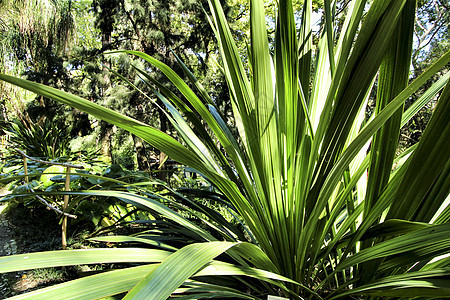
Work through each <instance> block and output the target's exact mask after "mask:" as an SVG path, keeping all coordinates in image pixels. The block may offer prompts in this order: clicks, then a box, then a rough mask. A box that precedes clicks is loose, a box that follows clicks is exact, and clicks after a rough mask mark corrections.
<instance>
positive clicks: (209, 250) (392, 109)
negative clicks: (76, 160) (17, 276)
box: [0, 0, 450, 299]
mask: <svg viewBox="0 0 450 300" xmlns="http://www.w3.org/2000/svg"><path fill="white" fill-rule="evenodd" d="M336 2H337V1H334V2H332V1H328V0H325V1H324V5H323V11H324V26H323V29H322V32H321V35H320V38H319V41H318V43H317V44H316V45H314V44H313V36H312V29H311V26H312V25H311V18H312V1H311V0H305V1H304V5H303V10H302V17H301V21H300V24H296V22H295V21H296V18H295V16H294V12H293V8H292V3H291V2H290V1H288V0H279V1H278V2H277V18H276V24H275V37H274V42H273V45H270V44H269V38H268V34H267V27H266V16H265V12H264V3H263V1H262V0H251V1H250V44H249V47H248V49H249V51H248V57H247V58H248V69H246V67H245V64H244V63H243V58H242V57H241V56H240V55H239V51H238V48H237V46H236V44H235V42H234V40H233V36H232V33H231V31H230V29H229V27H228V25H227V23H226V19H225V16H224V14H223V11H222V9H221V7H220V4H219V0H210V1H209V6H210V15H209V17H210V23H211V24H210V25H211V27H212V30H214V32H215V34H216V36H217V42H218V45H219V51H220V54H221V64H222V71H223V72H224V74H225V78H226V80H227V84H228V88H229V93H230V99H229V100H230V101H231V103H232V107H233V120H234V124H235V126H236V127H237V132H238V136H235V135H233V132H234V131H233V130H231V128H230V127H229V125H228V123H227V121H226V120H225V119H224V118H223V117H222V116H221V114H220V113H219V110H218V109H217V107H216V105H215V103H214V101H213V100H212V99H211V98H210V97H209V95H208V93H207V91H205V90H204V88H203V87H202V86H201V84H200V83H199V81H198V80H197V79H196V78H195V77H194V75H193V74H192V73H190V72H189V70H187V68H186V67H185V66H184V65H183V63H182V62H181V61H180V65H181V66H182V68H183V69H184V76H185V77H186V78H188V80H189V81H190V83H191V86H195V88H194V89H191V88H190V86H189V85H188V84H187V83H185V82H184V81H183V80H182V78H181V77H180V75H178V74H176V73H175V72H174V71H173V70H171V69H170V68H168V67H167V66H166V65H164V64H163V63H161V62H159V61H157V60H156V59H154V58H152V57H150V56H148V55H146V54H144V53H141V52H133V51H122V52H126V53H129V54H130V55H136V56H138V57H140V58H142V59H143V60H145V61H146V62H148V63H149V64H150V65H151V67H152V70H154V71H156V70H159V71H161V72H163V73H164V74H165V75H166V76H167V78H168V79H170V80H171V81H172V83H173V84H174V86H175V87H176V88H177V89H178V91H179V94H175V93H173V92H171V91H170V90H168V89H167V88H166V87H165V86H163V85H161V84H159V83H158V82H157V81H155V80H153V78H152V76H151V74H148V73H146V71H145V70H140V71H139V73H140V76H141V78H142V80H143V81H144V82H145V83H146V84H148V85H149V86H150V87H152V89H153V91H154V94H155V95H156V97H158V98H159V100H161V102H162V103H163V104H164V105H165V110H164V111H166V113H167V116H168V118H169V119H170V121H171V123H172V125H173V127H174V128H175V129H176V130H177V133H178V136H177V137H178V140H177V139H175V138H173V137H171V136H169V135H167V134H166V133H164V132H161V131H159V130H158V129H156V128H152V127H150V126H148V125H146V124H144V123H142V122H139V121H136V120H134V119H131V118H128V117H126V116H123V115H121V114H119V113H117V112H114V111H112V110H109V109H107V108H104V107H100V106H98V105H96V104H95V103H93V102H90V101H88V100H84V99H81V98H79V97H77V96H74V95H70V94H67V93H65V92H62V91H59V90H56V89H53V88H50V87H46V86H42V85H39V84H36V83H32V82H28V81H25V80H22V79H19V78H14V77H10V76H7V75H0V79H2V80H5V81H8V82H10V83H12V84H16V85H18V86H21V87H23V88H25V89H28V90H30V91H33V92H35V93H38V94H40V95H42V96H45V97H48V98H51V99H54V100H56V101H59V102H61V103H64V104H67V105H71V106H73V107H75V108H77V109H79V110H82V111H85V112H87V113H89V114H92V115H93V116H95V117H98V118H100V119H102V120H105V121H107V122H110V123H112V124H114V125H117V126H119V127H121V128H124V129H126V130H128V131H130V132H131V133H133V134H135V135H137V136H139V137H141V138H142V139H144V140H145V141H147V142H148V143H149V144H151V145H152V146H153V147H155V148H157V149H159V150H161V151H163V152H164V153H166V154H167V155H168V156H169V157H171V158H172V159H174V160H176V161H178V162H179V163H181V164H184V165H186V166H189V167H190V168H192V169H194V170H195V171H196V172H198V173H199V174H201V176H203V177H204V178H206V179H207V180H208V181H209V182H210V183H211V184H212V185H213V186H214V188H215V191H214V193H212V192H211V194H209V195H208V194H207V193H206V192H205V191H203V192H202V193H203V196H201V197H206V198H211V199H212V198H214V197H215V198H216V199H220V200H221V201H223V203H226V205H225V206H226V207H229V212H230V214H231V215H232V216H233V218H234V219H235V220H238V221H239V222H240V225H239V226H237V225H236V226H234V225H233V226H228V225H227V221H228V220H227V219H225V218H223V217H221V215H218V216H217V215H214V214H213V212H211V211H208V210H207V208H208V207H206V208H205V207H203V208H198V207H196V206H195V205H196V202H193V201H191V202H189V201H190V199H191V198H195V197H200V196H199V195H197V196H196V195H195V191H188V192H187V193H186V194H178V195H176V197H175V198H172V196H170V197H169V195H168V196H167V197H164V196H155V195H152V194H151V193H150V194H145V193H134V194H133V193H127V192H114V191H95V190H91V191H89V192H86V193H89V194H90V195H96V196H102V195H103V196H115V197H117V198H119V199H122V200H124V201H126V202H128V203H131V204H133V205H137V206H139V207H142V208H146V209H148V210H149V211H151V212H152V214H153V215H154V220H153V221H151V223H152V224H153V225H154V226H158V227H157V228H158V230H159V235H160V236H161V237H164V236H170V233H169V231H170V232H174V230H175V229H177V230H178V232H179V233H183V234H184V235H185V236H186V237H188V238H185V241H186V244H185V245H183V244H181V245H180V244H175V243H171V242H170V240H168V242H167V243H166V242H165V243H161V244H159V243H158V241H157V240H156V239H155V238H154V237H153V238H152V237H148V235H147V236H143V237H120V238H115V240H114V241H116V242H134V243H142V244H141V245H143V246H142V247H138V248H111V249H106V248H105V249H102V248H100V249H91V250H82V251H61V252H52V253H33V254H27V255H26V256H25V255H22V256H20V255H19V256H10V257H3V258H0V270H1V271H2V272H9V271H16V270H22V269H27V268H42V267H52V266H63V265H70V264H88V263H107V262H114V263H123V262H130V263H140V264H139V265H138V266H135V265H134V266H133V267H130V268H125V269H120V270H113V271H109V272H105V273H101V274H97V275H93V276H90V277H84V278H81V279H77V280H74V281H71V282H67V283H64V284H60V285H56V286H53V287H49V288H45V289H42V290H38V291H35V292H31V293H30V294H29V295H30V296H29V297H30V298H32V297H36V296H40V297H60V298H61V295H64V297H66V298H69V297H71V296H74V297H75V296H77V297H80V298H92V299H94V298H99V297H103V296H107V295H114V294H120V293H126V295H125V298H124V299H134V298H135V299H166V298H169V297H174V298H175V297H178V298H181V299H201V298H212V297H218V298H226V297H230V298H243V299H255V298H256V299H258V298H265V297H266V295H279V296H284V297H287V298H292V299H305V298H311V299H321V298H323V299H325V298H326V299H336V298H341V299H348V298H349V297H353V296H360V295H363V296H373V297H375V298H376V297H395V298H398V297H405V298H410V297H448V296H450V289H449V286H450V282H449V275H450V258H449V252H450V251H449V250H450V234H449V233H450V224H449V223H448V221H449V217H450V206H449V205H448V203H449V197H448V195H449V184H450V180H449V174H450V160H449V156H450V152H449V151H448V149H450V125H449V122H448V116H449V115H450V101H449V100H450V84H449V83H448V78H449V76H450V73H446V74H443V73H442V72H441V73H440V74H441V75H442V78H441V79H440V80H438V81H437V82H436V83H435V84H433V85H432V86H431V87H430V88H429V89H428V90H427V91H426V92H425V93H423V95H422V96H421V97H420V98H419V99H418V100H417V101H416V102H415V103H414V104H413V105H412V106H411V107H409V108H408V109H407V110H406V111H404V110H403V105H404V103H405V101H406V100H407V99H408V98H409V97H410V96H411V95H412V94H413V93H414V92H416V91H417V90H418V89H419V88H421V87H422V86H423V85H424V84H425V83H426V82H427V81H428V80H429V79H430V78H431V76H433V75H435V74H437V73H438V72H439V71H440V70H441V69H442V68H444V67H445V66H446V65H448V63H449V62H450V52H447V53H446V54H445V55H444V56H442V57H441V58H440V59H439V60H438V61H436V62H435V63H434V64H433V65H432V66H431V67H430V68H429V69H428V70H426V71H425V72H424V73H423V74H421V75H420V76H419V77H417V78H416V79H414V80H413V81H412V82H411V83H408V81H409V68H410V60H411V47H412V46H411V45H412V39H413V26H414V18H415V6H416V2H415V1H413V0H374V1H364V0H353V1H350V3H349V4H348V8H347V9H348V12H347V14H346V17H345V20H344V22H343V23H342V24H340V25H339V26H340V27H339V30H336V28H335V26H334V24H335V11H336V7H335V6H336ZM374 82H376V83H377V84H376V85H374ZM129 84H131V83H130V82H129ZM374 86H376V99H375V102H376V108H375V112H374V115H373V116H371V118H370V119H369V120H366V119H365V111H366V110H365V107H366V104H367V101H368V99H369V97H370V95H371V94H373V93H372V90H373V89H374ZM135 88H136V89H138V87H135ZM436 95H439V99H438V102H437V105H436V108H435V111H434V113H433V116H432V118H431V120H430V122H429V124H428V126H427V128H426V130H425V132H424V135H423V137H422V139H421V140H420V142H419V143H418V144H417V145H414V146H412V147H411V148H409V149H407V150H405V151H404V152H403V153H401V154H400V155H396V149H397V144H398V136H399V130H400V128H401V127H402V126H403V125H404V124H406V122H407V121H408V120H409V119H410V118H411V117H412V116H413V115H414V114H415V113H416V112H417V111H418V110H419V109H420V108H421V107H422V106H423V105H424V104H425V103H426V102H427V101H429V100H430V99H432V98H434V97H436ZM150 100H152V97H150V96H149V101H150ZM213 194H214V195H213ZM177 197H178V198H182V199H184V201H185V203H184V204H183V205H181V204H178V203H177V202H174V200H173V199H176V198H177ZM186 203H187V204H186ZM185 204H186V205H187V206H189V208H186V205H185ZM171 207H172V208H171ZM197 208H198V209H197ZM183 209H188V210H190V213H189V214H183V213H182V212H183ZM196 209H197V212H196ZM202 209H203V210H202ZM193 217H196V218H197V219H198V220H201V221H202V222H203V226H200V225H198V223H196V222H193V221H192V220H191V219H192V218H193ZM239 222H238V223H239ZM163 225H164V226H166V227H165V228H166V230H162V229H163V228H164V226H163ZM155 228H156V227H155ZM175 231H176V230H175ZM155 232H156V230H154V231H153V233H155ZM108 239H110V240H111V241H112V242H113V239H114V237H104V238H103V240H108ZM158 247H160V249H157V248H158ZM25 257H26V259H25ZM21 297H23V298H25V297H27V295H21Z"/></svg>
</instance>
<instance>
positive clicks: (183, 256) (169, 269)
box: [124, 242, 236, 300]
mask: <svg viewBox="0 0 450 300" xmlns="http://www.w3.org/2000/svg"><path fill="white" fill-rule="evenodd" d="M235 245H236V243H229V242H209V243H197V244H191V245H188V246H185V247H183V248H181V249H180V250H178V251H177V252H175V253H174V254H172V255H171V256H169V257H168V258H167V259H165V260H164V261H163V262H162V263H161V264H160V265H159V266H158V267H157V268H156V269H155V270H154V271H153V272H151V273H150V274H149V275H147V276H146V277H145V278H144V279H142V280H141V281H140V282H139V283H138V284H137V285H136V286H135V287H134V288H133V289H132V290H131V291H130V292H129V293H128V294H127V296H126V297H125V298H124V299H134V298H136V299H155V300H159V299H161V300H163V299H167V298H168V297H169V296H170V295H171V294H172V293H173V292H174V291H175V290H176V289H177V288H178V287H179V286H180V285H181V284H183V283H184V282H185V281H186V280H187V279H188V278H189V277H190V276H192V275H193V274H194V273H196V272H197V271H198V270H199V269H200V268H202V267H203V266H204V265H205V264H207V263H208V262H210V261H211V260H213V259H214V258H215V257H216V256H218V255H220V254H222V253H223V252H225V251H227V250H228V249H229V248H231V247H233V246H235Z"/></svg>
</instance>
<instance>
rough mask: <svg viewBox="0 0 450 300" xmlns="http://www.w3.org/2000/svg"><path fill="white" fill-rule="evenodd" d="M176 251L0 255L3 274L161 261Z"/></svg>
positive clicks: (58, 252)
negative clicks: (91, 265)
mask: <svg viewBox="0 0 450 300" xmlns="http://www.w3.org/2000/svg"><path fill="white" fill-rule="evenodd" d="M171 254H172V252H169V251H164V250H155V249H143V248H111V249H99V248H98V249H83V250H64V251H46V252H36V253H27V254H18V255H10V256H2V257H0V273H6V272H15V271H21V270H29V269H38V268H51V267H60V266H70V265H83V264H101V263H126V262H161V261H163V260H164V259H166V258H167V257H168V256H169V255H171Z"/></svg>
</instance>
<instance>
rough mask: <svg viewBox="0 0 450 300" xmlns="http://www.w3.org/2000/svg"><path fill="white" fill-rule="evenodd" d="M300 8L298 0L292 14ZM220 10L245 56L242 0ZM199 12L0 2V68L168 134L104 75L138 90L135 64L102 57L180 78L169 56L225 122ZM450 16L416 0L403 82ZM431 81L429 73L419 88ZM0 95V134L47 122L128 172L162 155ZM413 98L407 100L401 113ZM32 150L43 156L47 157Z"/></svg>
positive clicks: (116, 132) (440, 5) (164, 4)
mask: <svg viewBox="0 0 450 300" xmlns="http://www.w3.org/2000/svg"><path fill="white" fill-rule="evenodd" d="M348 2H349V1H345V0H343V1H338V5H337V10H338V11H337V13H336V23H337V24H339V22H341V23H342V22H343V18H344V16H345V12H346V8H347V5H348ZM301 3H302V1H297V6H296V8H297V11H296V13H297V17H298V18H300V15H301V11H300V9H301ZM222 4H223V6H224V11H225V12H226V15H227V18H228V22H229V24H230V25H231V28H232V30H233V33H234V36H235V37H236V39H237V43H238V47H239V48H240V51H241V53H242V55H243V56H244V57H245V56H246V51H247V50H246V44H247V42H248V31H249V27H248V24H249V23H248V18H249V6H248V3H247V2H246V1H240V0H231V1H222ZM321 5H322V3H321V1H320V0H317V1H313V10H314V11H315V14H314V15H315V20H314V22H315V24H314V26H313V30H314V34H315V36H314V39H315V40H317V39H318V38H319V36H320V34H321V31H322V25H323V22H324V16H323V11H322V10H318V7H321ZM203 6H207V2H206V1H204V0H202V1H200V2H199V1H191V0H168V1H157V0H149V1H124V0H113V1H106V0H92V1H91V0H76V1H67V0H65V1H61V0H60V1H7V0H4V1H1V3H0V15H1V23H0V43H1V46H0V47H1V48H0V72H1V73H5V74H10V75H19V76H23V77H24V78H26V79H29V80H32V81H35V82H39V83H43V84H45V85H49V86H52V87H55V88H58V89H62V90H64V91H68V92H71V93H74V94H77V95H79V96H81V97H83V98H86V99H90V100H91V101H93V102H95V103H98V104H101V105H104V106H106V107H109V108H111V109H113V110H116V111H119V112H121V113H123V114H125V115H128V116H130V117H133V118H135V119H137V120H139V121H143V122H146V123H148V124H150V125H154V126H156V127H157V128H160V129H161V130H162V131H164V132H169V131H171V128H170V126H169V124H168V120H167V118H166V116H165V114H164V113H163V112H162V111H161V110H159V109H157V108H156V106H155V105H153V104H152V102H151V101H149V100H148V99H146V98H145V97H143V96H142V95H143V94H142V93H138V92H137V91H136V90H134V89H133V88H132V87H130V86H129V85H127V84H125V83H124V82H123V81H122V80H121V79H120V78H118V77H117V76H114V75H113V74H112V73H111V72H110V71H109V70H108V69H109V68H110V69H111V70H114V71H116V72H118V73H120V74H122V75H123V76H125V77H126V78H128V79H130V80H131V81H132V82H134V83H135V84H136V85H137V86H139V87H140V88H142V89H143V90H144V92H146V89H148V88H147V87H146V86H145V85H144V84H143V83H142V82H141V81H140V80H139V78H138V77H137V73H136V68H141V67H143V62H142V61H141V60H139V59H134V58H133V57H130V56H128V55H126V54H118V55H115V56H111V55H110V56H108V58H106V57H104V56H103V54H102V53H103V52H104V51H107V50H113V49H114V50H117V49H124V50H137V51H142V52H144V53H146V54H149V55H151V56H154V57H155V58H157V59H158V60H160V61H162V62H164V63H165V64H167V65H168V66H169V67H171V68H172V69H173V70H175V71H176V72H177V73H179V74H181V70H180V66H179V65H178V63H177V62H176V59H175V56H174V55H173V53H175V54H176V55H178V56H179V57H180V58H181V59H182V60H183V61H184V62H185V63H186V65H187V66H188V67H189V68H190V69H191V70H192V71H193V73H194V75H196V77H197V78H199V79H200V80H201V83H202V85H203V86H204V87H205V89H206V90H207V91H211V98H212V99H213V100H214V101H215V102H216V105H217V106H218V107H219V108H220V110H221V113H222V115H223V116H226V117H227V118H228V122H230V123H232V122H233V120H232V116H231V115H232V114H231V103H230V101H229V95H228V90H227V88H226V85H225V80H224V77H223V74H222V73H221V72H220V67H219V66H218V60H219V55H218V50H217V45H216V42H215V39H214V35H213V32H212V31H211V30H210V28H209V26H205V24H207V23H208V21H207V19H206V15H205V13H204V11H203V9H202V7H203ZM266 12H267V13H268V16H270V15H272V16H273V18H275V16H274V2H273V1H266ZM449 20H450V13H449V9H448V3H447V2H446V1H444V0H433V1H425V0H421V1H419V3H418V13H417V20H416V24H415V38H414V43H413V47H414V48H413V55H412V65H411V74H410V80H413V79H414V78H415V77H417V75H418V74H420V73H421V72H422V71H423V70H424V69H426V68H427V67H428V66H429V65H430V63H431V62H433V61H434V60H435V59H436V58H439V57H440V56H442V55H443V53H444V52H445V50H446V49H448V45H449V30H448V24H449ZM266 21H267V24H268V28H269V30H271V29H270V28H272V30H273V26H274V25H273V24H274V19H270V18H269V17H268V18H267V20H266ZM337 28H339V27H337ZM272 34H273V32H272ZM172 51H173V53H172ZM149 71H151V69H150V70H149ZM444 72H445V70H444ZM154 76H155V79H156V80H158V81H160V83H162V84H163V85H165V86H166V87H168V88H171V87H170V84H169V83H168V80H167V79H165V78H164V77H163V76H161V74H160V73H154ZM437 79H438V76H437V75H436V76H435V77H434V78H433V80H430V82H429V83H428V84H427V85H426V86H424V89H425V88H427V87H428V86H430V85H431V84H432V82H433V81H436V80H437ZM0 91H1V96H0V103H1V108H2V115H1V118H2V120H1V121H2V124H3V128H4V129H5V128H6V127H5V126H8V125H7V124H9V123H11V122H19V123H21V124H24V125H25V126H26V127H27V128H31V127H35V128H37V127H42V126H44V124H45V123H47V124H48V123H52V124H55V125H56V127H57V128H58V129H59V130H61V132H60V133H59V134H60V136H61V140H60V141H59V142H58V143H59V148H60V150H61V151H62V153H64V152H65V151H66V149H67V151H72V152H76V151H80V150H87V151H95V150H96V149H101V153H102V154H103V155H106V156H107V157H110V158H111V161H112V162H113V163H118V164H121V165H123V166H126V167H128V168H131V169H134V168H137V169H139V170H143V171H148V170H150V168H151V166H152V165H155V164H156V162H157V161H159V159H160V157H159V156H160V153H159V152H157V151H156V152H155V150H154V149H152V148H151V147H150V146H148V145H146V144H145V143H143V142H142V140H141V139H139V138H137V137H134V136H132V135H131V134H129V133H128V132H126V131H124V130H122V129H119V128H117V127H116V126H113V125H110V124H108V123H106V122H103V121H98V120H96V119H95V118H92V117H89V116H88V115H87V114H86V113H83V112H80V111H77V110H75V109H72V108H70V107H68V106H63V105H61V104H58V103H56V102H53V101H49V100H48V99H46V98H43V97H37V96H35V95H34V94H32V93H29V92H26V91H24V90H22V89H20V88H17V87H14V86H10V85H7V84H6V83H4V82H0ZM148 94H151V93H148ZM417 94H420V91H419V92H418V93H417ZM414 99H415V98H414V97H412V99H410V100H409V103H407V104H406V108H407V107H408V105H410V104H411V103H413V102H414ZM369 104H370V105H369V106H368V115H370V113H371V110H372V109H373V107H374V103H373V100H372V101H369ZM433 107H434V104H433V101H431V102H430V103H429V104H428V105H427V106H426V107H425V108H424V109H422V111H421V112H420V113H419V114H417V115H416V116H414V118H413V119H412V120H411V121H410V122H409V123H408V124H407V125H406V126H405V127H404V128H403V130H402V132H401V137H400V139H401V145H403V146H404V147H407V146H410V145H412V144H415V143H416V142H417V141H418V140H419V138H420V136H421V135H422V132H423V130H424V128H425V124H426V123H427V121H428V120H429V117H430V115H431V112H432V109H433ZM44 127H45V126H44ZM69 141H70V142H69ZM35 154H36V155H37V156H51V155H50V153H35ZM163 177H164V176H163ZM163 177H162V178H163Z"/></svg>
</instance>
